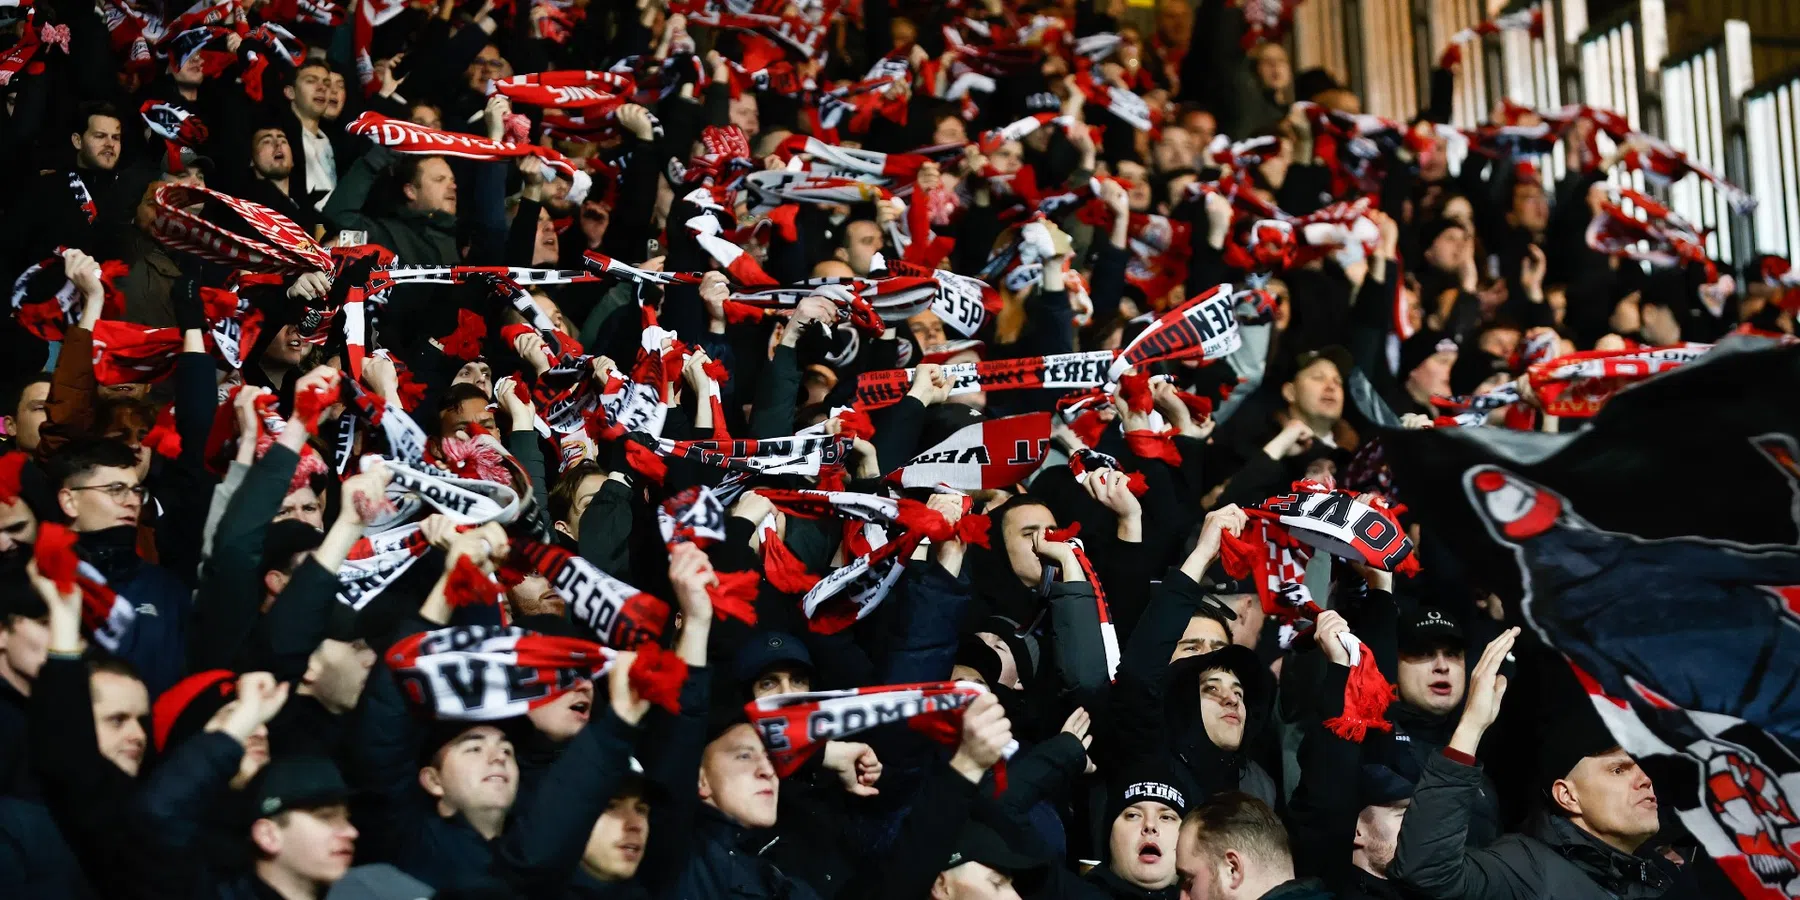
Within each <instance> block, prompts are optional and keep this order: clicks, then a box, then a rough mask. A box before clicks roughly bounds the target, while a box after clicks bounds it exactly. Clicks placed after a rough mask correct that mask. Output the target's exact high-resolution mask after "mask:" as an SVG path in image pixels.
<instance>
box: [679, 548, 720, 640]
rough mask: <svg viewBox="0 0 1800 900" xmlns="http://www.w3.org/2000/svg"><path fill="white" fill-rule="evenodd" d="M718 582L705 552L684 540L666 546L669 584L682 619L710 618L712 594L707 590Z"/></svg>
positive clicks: (717, 577)
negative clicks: (668, 546)
mask: <svg viewBox="0 0 1800 900" xmlns="http://www.w3.org/2000/svg"><path fill="white" fill-rule="evenodd" d="M718 583H719V576H718V575H716V574H714V572H713V567H712V560H711V559H708V558H707V556H706V551H704V550H701V549H700V548H699V547H696V546H694V545H693V544H690V543H685V542H684V543H680V544H676V545H675V546H674V547H671V548H669V584H670V586H672V587H673V588H674V589H675V600H676V602H677V603H679V604H680V606H681V615H682V618H683V620H684V621H695V620H709V619H711V618H712V595H711V594H709V593H707V590H706V589H707V587H709V586H710V585H714V584H718Z"/></svg>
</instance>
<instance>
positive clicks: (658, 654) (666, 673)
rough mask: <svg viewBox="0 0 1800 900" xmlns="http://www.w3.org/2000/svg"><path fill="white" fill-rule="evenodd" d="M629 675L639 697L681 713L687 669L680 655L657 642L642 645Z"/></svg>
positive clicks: (639, 646)
mask: <svg viewBox="0 0 1800 900" xmlns="http://www.w3.org/2000/svg"><path fill="white" fill-rule="evenodd" d="M629 674H630V681H631V689H632V690H633V691H635V692H636V693H637V695H638V696H639V697H640V698H642V699H645V700H648V701H650V702H651V703H654V704H656V705H657V706H660V707H662V708H663V709H666V710H668V711H669V712H670V713H672V714H674V715H680V714H681V686H682V685H683V684H686V683H687V676H688V666H687V663H686V662H684V661H682V659H681V657H680V656H677V655H675V654H674V653H671V652H669V651H667V650H664V649H663V648H662V647H659V646H657V645H656V644H654V643H644V644H639V645H638V646H637V659H636V660H635V661H633V662H632V664H631V672H630V673H629Z"/></svg>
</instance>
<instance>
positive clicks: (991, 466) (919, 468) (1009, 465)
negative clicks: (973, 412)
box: [889, 412, 1050, 491]
mask: <svg viewBox="0 0 1800 900" xmlns="http://www.w3.org/2000/svg"><path fill="white" fill-rule="evenodd" d="M1049 447H1050V413H1048V412H1033V413H1023V414H1021V415H1017V416H1007V417H1006V418H1003V419H989V420H987V421H985V422H976V423H975V424H973V425H965V426H963V427H962V428H959V429H957V430H956V432H955V433H954V434H952V435H950V436H949V437H947V438H945V439H944V440H943V441H942V442H940V443H938V444H937V445H935V446H933V447H931V448H930V449H928V450H925V451H923V452H921V453H920V454H919V455H917V456H915V457H913V458H912V459H911V460H908V461H907V463H906V465H904V466H901V467H900V468H899V469H898V470H897V471H895V472H894V473H893V474H892V475H890V476H889V478H890V479H891V480H894V481H897V482H898V483H899V484H900V486H901V487H907V488H915V487H939V486H942V487H948V488H955V489H956V490H959V491H977V490H993V489H996V488H1004V487H1010V486H1012V485H1015V484H1018V483H1019V482H1021V481H1024V480H1025V479H1026V478H1027V477H1028V476H1030V475H1031V473H1032V472H1035V471H1037V468H1038V466H1040V465H1042V464H1043V462H1044V454H1045V453H1046V452H1047V451H1048V450H1049Z"/></svg>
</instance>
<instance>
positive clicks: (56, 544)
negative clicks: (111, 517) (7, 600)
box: [31, 522, 137, 652]
mask: <svg viewBox="0 0 1800 900" xmlns="http://www.w3.org/2000/svg"><path fill="white" fill-rule="evenodd" d="M75 539H76V535H75V532H73V531H70V530H69V529H68V528H67V527H65V526H62V525H58V524H56V523H54V522H45V523H44V524H43V525H42V526H40V527H39V528H38V539H37V543H36V544H35V545H34V546H33V547H32V550H31V555H32V559H34V560H36V561H37V566H38V573H39V574H41V575H43V576H44V577H45V578H48V579H50V581H51V582H53V583H54V584H55V585H56V589H57V591H59V592H61V593H65V594H66V593H68V592H69V591H71V590H76V589H80V591H81V627H82V629H83V630H85V631H86V632H87V633H88V635H89V636H90V637H92V638H93V639H94V643H96V644H99V645H100V646H102V647H105V648H106V649H107V650H110V651H113V652H117V651H118V649H119V642H120V641H122V640H124V639H125V633H126V632H128V631H130V630H131V625H132V623H133V622H136V621H137V609H136V607H134V606H132V605H131V601H130V600H127V599H126V598H125V597H123V596H121V595H120V594H119V593H118V592H117V591H115V590H113V589H112V588H110V587H108V586H107V584H106V576H104V575H102V574H100V570H99V569H96V568H94V567H93V566H92V565H90V564H88V563H87V562H86V561H85V560H82V559H81V558H80V557H79V556H77V555H76V553H75Z"/></svg>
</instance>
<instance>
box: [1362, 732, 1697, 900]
mask: <svg viewBox="0 0 1800 900" xmlns="http://www.w3.org/2000/svg"><path fill="white" fill-rule="evenodd" d="M1481 774H1482V773H1481V767H1480V766H1468V765H1463V764H1462V763H1460V762H1457V761H1455V760H1452V759H1450V758H1449V757H1447V756H1444V755H1443V754H1441V753H1439V754H1435V755H1433V756H1432V757H1431V758H1430V759H1429V760H1427V761H1426V763H1425V774H1424V775H1423V777H1421V778H1420V779H1419V789H1418V791H1417V792H1415V793H1414V794H1413V802H1412V808H1411V809H1410V810H1408V811H1407V814H1406V821H1405V824H1403V825H1402V826H1401V827H1400V841H1399V846H1398V847H1397V848H1396V851H1395V854H1394V862H1393V865H1392V866H1390V867H1389V868H1388V875H1389V877H1391V878H1393V879H1394V880H1395V881H1398V882H1400V883H1402V884H1405V885H1408V886H1410V887H1412V888H1413V889H1414V890H1416V891H1417V892H1418V893H1419V894H1421V895H1423V896H1426V897H1431V898H1435V900H1528V898H1529V900H1535V898H1542V897H1554V898H1556V900H1646V898H1651V897H1661V896H1662V895H1663V894H1664V893H1665V892H1666V891H1667V890H1668V886H1669V880H1668V878H1667V876H1665V875H1664V874H1663V872H1662V870H1661V869H1659V868H1658V867H1657V866H1656V864H1655V863H1653V862H1652V861H1650V860H1648V859H1645V858H1642V857H1638V856H1631V855H1627V854H1625V853H1621V852H1619V851H1618V850H1616V849H1614V848H1612V847H1610V846H1608V845H1606V844H1604V843H1602V842H1601V841H1600V840H1599V839H1597V838H1595V837H1594V836H1592V835H1590V834H1588V833H1587V832H1585V831H1582V830H1581V829H1580V828H1577V827H1576V826H1575V825H1574V824H1573V823H1571V822H1570V821H1568V820H1567V819H1562V818H1553V817H1550V816H1539V817H1537V818H1535V819H1533V820H1532V821H1531V822H1530V823H1529V824H1528V825H1527V827H1526V831H1525V833H1524V834H1508V835H1506V836H1505V837H1502V838H1500V839H1499V840H1498V841H1495V842H1494V843H1493V844H1492V845H1491V846H1489V847H1487V848H1486V849H1481V850H1473V849H1467V848H1465V846H1464V836H1465V833H1466V832H1467V830H1468V828H1469V820H1470V817H1471V815H1472V812H1473V810H1474V807H1475V806H1476V804H1477V803H1478V797H1479V792H1480V789H1481Z"/></svg>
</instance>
